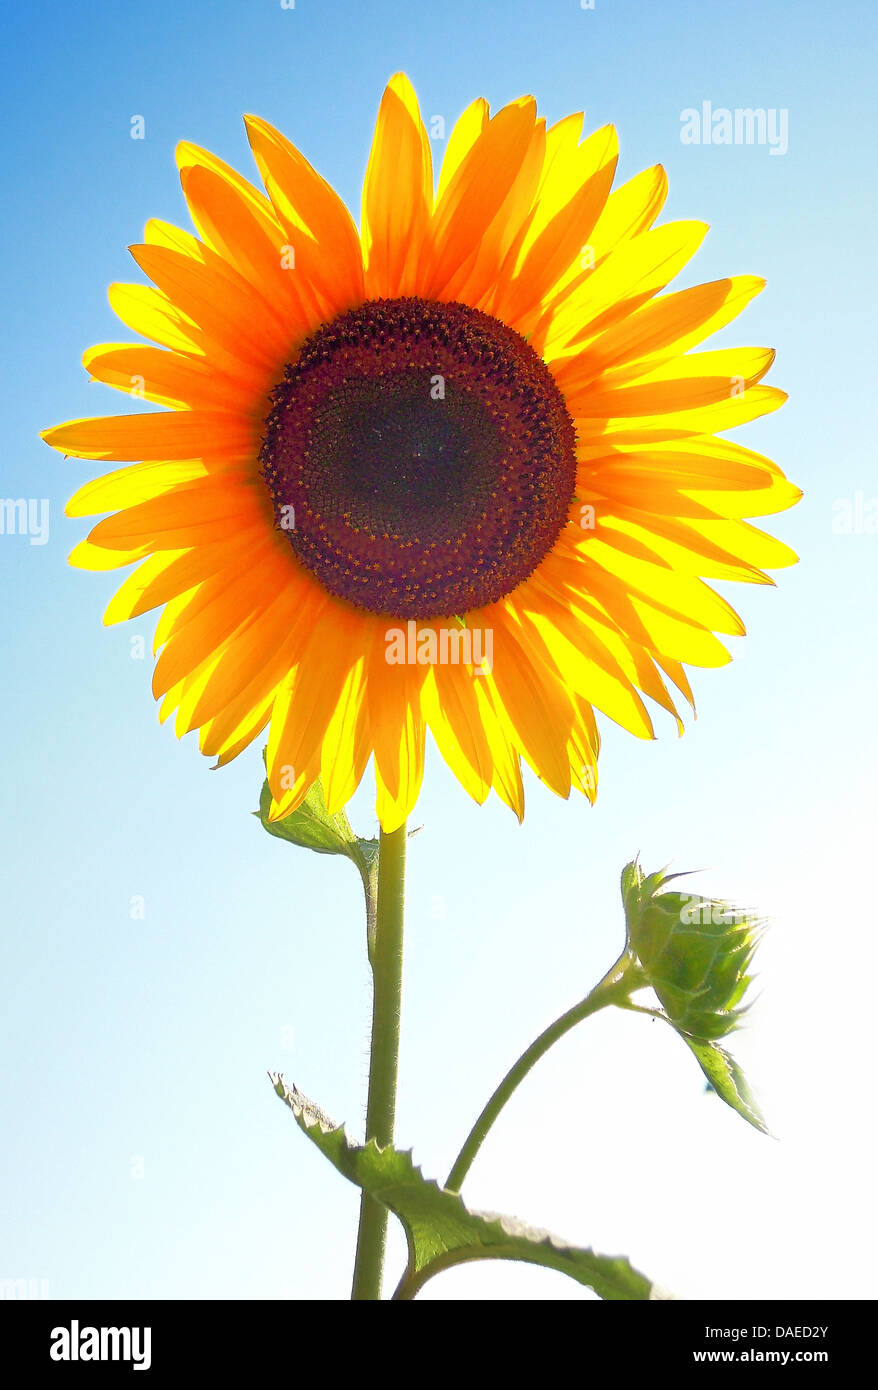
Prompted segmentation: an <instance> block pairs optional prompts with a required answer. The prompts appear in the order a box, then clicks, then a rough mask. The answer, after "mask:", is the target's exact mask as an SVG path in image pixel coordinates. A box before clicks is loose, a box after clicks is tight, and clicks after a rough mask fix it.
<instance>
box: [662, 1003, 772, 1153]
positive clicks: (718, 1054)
mask: <svg viewBox="0 0 878 1390" xmlns="http://www.w3.org/2000/svg"><path fill="white" fill-rule="evenodd" d="M677 1031H678V1032H679V1029H678V1030H677ZM680 1037H681V1038H682V1039H683V1041H684V1042H686V1043H688V1044H689V1046H690V1047H691V1049H692V1051H693V1052H694V1053H695V1056H696V1057H697V1058H698V1065H699V1066H700V1067H701V1070H702V1071H703V1072H704V1075H705V1076H706V1077H707V1080H708V1082H709V1083H710V1089H711V1090H713V1091H715V1092H716V1094H717V1095H718V1096H719V1097H720V1098H721V1099H722V1100H724V1101H725V1102H726V1104H727V1105H730V1106H731V1107H732V1109H733V1110H736V1111H737V1112H738V1114H739V1115H742V1116H743V1118H744V1119H745V1120H746V1121H747V1122H748V1124H751V1125H752V1126H753V1128H754V1129H758V1130H759V1132H760V1133H761V1134H768V1132H769V1130H768V1126H767V1124H766V1123H765V1120H764V1119H763V1118H762V1115H761V1114H760V1113H759V1109H758V1107H757V1105H756V1102H755V1100H754V1097H753V1092H752V1091H751V1090H750V1087H749V1085H748V1084H747V1078H746V1077H745V1076H744V1073H743V1072H742V1071H741V1068H740V1067H739V1066H738V1063H737V1062H736V1061H735V1059H734V1057H732V1056H731V1055H730V1054H729V1053H728V1052H726V1050H725V1049H724V1048H722V1047H719V1046H718V1045H717V1044H716V1043H713V1042H697V1041H696V1040H695V1039H694V1038H690V1037H687V1036H686V1034H685V1033H682V1032H681V1033H680Z"/></svg>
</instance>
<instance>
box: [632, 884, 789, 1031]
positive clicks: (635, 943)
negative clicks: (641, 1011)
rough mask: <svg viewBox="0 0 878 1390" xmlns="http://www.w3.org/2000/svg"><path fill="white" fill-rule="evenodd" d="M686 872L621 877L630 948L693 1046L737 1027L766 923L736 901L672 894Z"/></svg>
mask: <svg viewBox="0 0 878 1390" xmlns="http://www.w3.org/2000/svg"><path fill="white" fill-rule="evenodd" d="M681 877H684V875H682V874H668V875H665V874H664V873H663V872H662V871H659V872H658V873H654V874H644V873H643V870H642V869H641V867H640V865H639V864H638V863H637V861H636V860H634V862H633V863H631V864H628V865H626V867H625V869H624V870H623V872H622V901H623V903H624V905H625V918H626V921H627V924H628V944H629V947H630V949H631V950H632V951H633V953H634V954H635V955H636V957H637V959H638V960H639V961H640V964H641V966H642V967H643V972H644V975H645V977H646V981H647V982H648V983H649V985H651V987H652V988H653V990H654V991H655V993H656V994H657V995H658V998H659V1000H660V1002H661V1005H662V1007H663V1009H664V1011H665V1013H666V1015H667V1017H668V1021H669V1022H670V1023H672V1024H673V1025H674V1027H675V1028H677V1029H679V1030H680V1032H682V1033H685V1034H686V1035H687V1037H689V1038H691V1039H692V1040H693V1041H696V1042H713V1041H714V1040H715V1039H717V1038H721V1037H724V1036H725V1035H726V1034H728V1033H731V1032H732V1030H733V1029H734V1028H735V1027H737V1024H738V1021H739V1020H740V1018H741V1015H742V1013H743V1012H744V1009H743V1008H742V1007H740V1005H741V1000H742V999H743V996H744V993H745V991H746V989H747V986H748V985H749V983H750V980H751V976H750V975H749V974H748V973H747V972H748V969H749V966H750V962H751V961H752V959H753V952H754V951H755V949H756V946H757V944H758V942H759V939H760V936H761V934H762V931H763V929H764V926H765V922H764V919H762V918H759V917H757V916H756V915H755V914H753V913H752V912H747V911H744V910H743V909H741V908H739V907H735V906H734V905H733V904H732V903H728V902H722V901H720V900H718V899H715V898H703V897H701V896H700V895H698V894H691V893H680V892H677V891H676V890H673V889H672V890H668V889H667V887H666V885H667V884H668V883H670V882H671V881H672V880H673V879H677V878H681Z"/></svg>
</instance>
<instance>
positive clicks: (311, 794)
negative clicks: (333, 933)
mask: <svg viewBox="0 0 878 1390" xmlns="http://www.w3.org/2000/svg"><path fill="white" fill-rule="evenodd" d="M271 802H272V794H271V788H270V787H269V785H268V781H267V780H266V781H265V782H264V783H263V784H262V792H261V794H260V797H259V810H258V811H254V813H253V814H254V815H256V816H258V817H259V819H260V821H261V822H262V827H263V829H264V830H267V831H268V833H269V835H275V836H276V837H277V838H278V839H279V840H286V841H288V843H289V844H291V845H300V846H301V847H302V849H312V850H314V851H315V853H317V854H340V855H343V856H344V858H346V859H350V861H351V863H352V864H354V865H355V866H356V868H357V871H358V873H359V875H360V878H361V880H362V883H363V892H364V893H365V895H366V914H367V919H368V922H367V925H368V934H369V942H370V946H371V941H372V934H373V930H374V920H375V907H376V898H377V892H378V849H379V844H378V841H377V840H372V839H364V838H363V837H362V836H360V835H355V834H354V831H353V830H352V829H351V823H350V821H349V820H348V818H347V816H346V815H345V813H344V811H336V812H334V813H333V814H330V812H329V811H328V810H327V809H326V802H325V801H324V799H323V787H322V785H321V783H320V779H319V778H318V779H317V781H316V782H314V783H313V785H312V786H311V787H310V789H309V791H308V794H307V795H306V797H305V799H304V801H303V802H302V803H301V805H299V806H297V807H296V809H295V811H291V812H290V814H289V815H288V816H285V817H284V819H283V820H274V821H272V820H269V819H268V813H269V811H270V809H271Z"/></svg>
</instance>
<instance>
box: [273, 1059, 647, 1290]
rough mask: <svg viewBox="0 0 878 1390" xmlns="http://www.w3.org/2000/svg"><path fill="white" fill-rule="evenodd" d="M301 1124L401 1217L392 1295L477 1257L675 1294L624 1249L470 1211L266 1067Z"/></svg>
mask: <svg viewBox="0 0 878 1390" xmlns="http://www.w3.org/2000/svg"><path fill="white" fill-rule="evenodd" d="M269 1075H270V1077H271V1082H272V1085H273V1086H274V1089H275V1091H276V1093H277V1095H278V1096H280V1098H281V1099H282V1100H283V1101H284V1102H285V1103H286V1104H287V1105H288V1106H289V1108H290V1109H291V1110H292V1112H293V1115H294V1116H295V1118H296V1123H297V1124H298V1126H299V1128H300V1129H301V1130H303V1131H304V1133H305V1134H307V1136H308V1138H309V1139H310V1140H311V1141H312V1142H313V1143H314V1144H316V1145H317V1147H318V1148H319V1149H320V1151H321V1153H323V1154H324V1155H325V1156H326V1157H327V1158H328V1159H329V1160H330V1162H331V1163H332V1164H334V1166H335V1167H336V1168H337V1169H338V1171H339V1172H340V1173H342V1174H343V1176H344V1177H346V1178H347V1179H348V1180H349V1181H350V1182H352V1183H354V1184H355V1185H356V1186H357V1187H359V1188H360V1189H361V1190H362V1191H364V1192H367V1193H369V1195H370V1196H372V1197H374V1198H375V1200H376V1201H379V1202H381V1203H382V1204H383V1205H384V1206H386V1207H387V1208H388V1209H389V1210H390V1211H392V1212H393V1214H394V1215H395V1216H396V1217H397V1218H398V1219H399V1221H400V1222H401V1223H402V1226H403V1228H404V1230H405V1234H406V1240H407V1242H408V1250H409V1259H408V1265H407V1267H406V1270H405V1273H404V1274H403V1277H402V1279H401V1281H400V1283H399V1286H398V1288H397V1290H396V1293H395V1295H394V1297H395V1298H397V1299H410V1298H413V1297H414V1296H415V1294H416V1293H417V1292H418V1290H419V1289H421V1288H422V1287H423V1285H424V1284H425V1283H426V1282H427V1280H428V1279H430V1278H432V1277H433V1276H434V1275H435V1274H439V1273H441V1271H442V1270H445V1269H450V1268H451V1267H452V1266H454V1265H458V1264H464V1263H468V1262H470V1261H472V1260H491V1259H494V1260H521V1261H524V1262H526V1263H529V1264H537V1265H543V1266H545V1267H546V1268H548V1269H556V1270H558V1271H560V1272H561V1273H562V1274H567V1275H569V1277H570V1278H571V1279H575V1280H576V1281H577V1283H580V1284H585V1285H586V1286H587V1287H588V1288H590V1289H593V1290H594V1291H595V1293H597V1294H598V1295H599V1296H600V1297H601V1298H604V1299H632V1300H634V1299H636V1300H643V1299H656V1298H668V1297H669V1296H670V1295H668V1294H667V1293H665V1292H664V1291H663V1290H660V1289H659V1288H658V1286H657V1285H655V1284H652V1283H651V1282H650V1280H649V1279H647V1278H646V1277H645V1276H644V1275H643V1274H641V1273H639V1271H638V1270H636V1269H634V1268H632V1266H631V1265H630V1264H629V1263H628V1261H627V1259H625V1258H624V1257H622V1256H610V1255H598V1254H595V1252H594V1251H593V1250H588V1249H582V1248H578V1247H576V1246H573V1245H569V1244H567V1242H566V1241H563V1240H559V1239H558V1237H557V1236H553V1235H550V1234H549V1232H548V1231H541V1230H536V1229H535V1228H534V1227H531V1226H526V1225H524V1223H523V1222H521V1221H518V1220H517V1219H516V1218H514V1217H509V1216H499V1215H497V1214H496V1213H494V1212H477V1211H470V1210H469V1209H468V1208H467V1207H466V1206H465V1205H464V1203H463V1199H462V1198H461V1196H460V1195H459V1193H456V1192H449V1191H447V1190H446V1189H444V1188H441V1187H440V1186H439V1185H438V1183H436V1182H434V1181H432V1180H431V1179H428V1178H425V1177H424V1175H423V1174H422V1172H421V1170H420V1169H419V1168H417V1167H415V1164H414V1163H413V1161H412V1156H411V1153H410V1152H403V1151H401V1150H399V1149H395V1148H393V1147H392V1146H391V1145H388V1146H387V1147H386V1148H383V1149H382V1148H379V1147H378V1145H377V1144H376V1143H375V1141H374V1140H370V1141H369V1142H368V1143H367V1144H366V1145H361V1144H355V1143H354V1142H353V1141H352V1140H351V1139H349V1138H348V1136H347V1134H346V1133H345V1131H344V1128H343V1127H342V1126H340V1125H338V1126H336V1125H334V1124H333V1123H332V1121H331V1120H330V1119H328V1117H327V1116H326V1115H325V1114H324V1113H323V1111H321V1110H319V1109H318V1108H317V1106H315V1105H313V1104H312V1102H311V1101H309V1100H308V1099H307V1098H306V1097H305V1096H303V1095H302V1094H301V1092H300V1091H298V1090H297V1089H296V1088H295V1086H289V1085H287V1083H286V1082H285V1081H284V1079H283V1077H282V1076H280V1075H275V1074H273V1073H269Z"/></svg>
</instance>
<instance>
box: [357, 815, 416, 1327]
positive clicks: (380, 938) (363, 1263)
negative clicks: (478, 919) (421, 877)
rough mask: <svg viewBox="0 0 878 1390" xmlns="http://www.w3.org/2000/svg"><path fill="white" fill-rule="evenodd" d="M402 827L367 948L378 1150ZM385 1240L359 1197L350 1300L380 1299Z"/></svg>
mask: <svg viewBox="0 0 878 1390" xmlns="http://www.w3.org/2000/svg"><path fill="white" fill-rule="evenodd" d="M405 851H406V828H405V823H404V822H403V824H402V825H401V826H400V827H399V829H398V830H393V831H391V832H390V834H385V833H384V831H383V830H382V832H381V840H380V849H379V855H378V903H377V911H376V914H375V929H374V933H373V935H372V939H371V941H370V945H369V960H370V963H371V966H372V981H373V987H372V1043H371V1048H370V1054H369V1100H368V1105H367V1109H366V1140H367V1142H368V1140H370V1139H374V1140H375V1142H376V1143H377V1144H379V1145H380V1146H381V1147H382V1148H383V1147H384V1146H385V1145H387V1144H390V1143H392V1142H393V1121H394V1117H395V1114H396V1076H397V1067H398V1060H399V1019H400V996H401V990H402V933H403V917H404V907H405ZM386 1236H387V1208H386V1207H385V1206H384V1205H383V1204H382V1203H381V1202H376V1201H375V1199H374V1198H373V1197H369V1196H368V1195H367V1194H366V1193H365V1192H364V1193H363V1194H362V1197H361V1199H360V1226H359V1230H358V1232H357V1255H356V1261H355V1264H354V1282H353V1288H352V1290H351V1298H353V1299H367V1300H368V1299H371V1300H375V1299H380V1297H381V1275H382V1272H383V1268H384V1243H385V1239H386Z"/></svg>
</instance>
